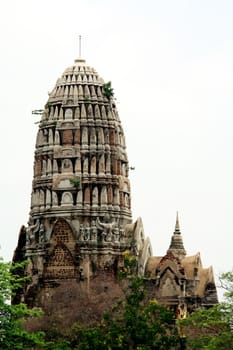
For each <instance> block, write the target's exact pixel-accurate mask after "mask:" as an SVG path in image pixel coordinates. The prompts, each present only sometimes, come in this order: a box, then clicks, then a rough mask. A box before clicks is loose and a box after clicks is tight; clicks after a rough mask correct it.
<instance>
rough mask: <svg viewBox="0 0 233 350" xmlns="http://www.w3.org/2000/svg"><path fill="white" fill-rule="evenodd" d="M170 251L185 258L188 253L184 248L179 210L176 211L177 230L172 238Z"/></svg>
mask: <svg viewBox="0 0 233 350" xmlns="http://www.w3.org/2000/svg"><path fill="white" fill-rule="evenodd" d="M168 252H171V253H173V255H175V256H176V257H178V258H180V259H183V258H184V257H185V255H186V251H185V249H184V244H183V239H182V236H181V232H180V223H179V216H178V212H177V213H176V224H175V230H174V233H173V235H172V238H171V243H170V247H169V249H168Z"/></svg>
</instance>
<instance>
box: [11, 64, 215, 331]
mask: <svg viewBox="0 0 233 350" xmlns="http://www.w3.org/2000/svg"><path fill="white" fill-rule="evenodd" d="M128 172H129V164H128V158H127V153H126V144H125V135H124V131H123V129H122V126H121V122H120V119H119V116H118V112H117V108H116V103H115V99H114V96H113V92H112V88H111V84H108V83H104V81H103V79H102V78H100V77H99V75H98V74H97V72H96V71H95V69H93V68H92V67H90V66H88V65H87V64H86V62H85V60H83V59H81V58H79V59H77V60H75V62H74V64H73V65H72V66H70V67H68V68H67V69H66V70H65V71H64V73H63V74H62V76H61V77H60V78H59V79H58V80H57V82H56V84H55V87H54V89H53V90H52V91H51V93H50V94H49V98H48V101H47V103H46V105H45V108H44V110H43V112H42V115H41V120H40V123H39V128H38V133H37V139H36V146H35V158H34V177H33V183H32V195H31V209H30V214H29V220H28V224H27V225H26V226H22V228H21V230H20V234H19V241H18V246H17V248H16V250H15V253H14V258H13V260H14V261H22V260H25V259H27V260H28V264H27V266H26V268H25V275H26V276H28V277H29V280H28V282H27V283H26V284H25V287H24V288H23V289H22V290H21V291H19V292H18V294H17V295H16V298H15V301H16V302H19V301H24V302H25V303H27V304H28V305H29V306H30V307H35V306H36V307H42V309H44V310H45V313H46V315H48V316H49V315H56V317H57V318H59V317H63V316H65V317H66V320H67V325H68V324H70V323H71V322H74V321H77V320H78V321H79V322H86V319H87V318H89V319H90V318H91V319H92V320H93V321H94V320H98V318H99V317H100V316H101V314H102V312H103V311H104V310H105V309H106V308H108V307H110V306H111V305H112V303H113V302H114V300H116V299H117V298H121V297H122V295H123V292H122V288H121V286H120V284H119V283H118V280H117V272H118V271H119V270H120V269H121V268H122V266H123V264H124V252H125V251H130V252H131V254H133V255H134V256H135V258H136V260H137V273H138V275H140V276H142V277H144V278H145V280H146V283H147V285H148V290H150V293H151V294H152V295H153V297H156V298H157V299H158V300H159V301H161V302H162V303H164V304H166V305H168V306H169V307H172V308H174V309H176V308H177V307H178V306H179V305H180V303H183V304H184V305H185V307H187V309H190V310H191V309H193V308H195V307H197V306H203V307H209V306H211V305H213V304H215V303H217V294H216V287H215V283H214V276H213V271H212V269H211V268H208V269H204V268H203V267H202V263H201V259H200V255H199V254H197V255H195V256H191V257H189V256H186V251H185V249H184V246H183V241H182V236H181V233H180V228H179V221H178V217H177V222H176V226H175V232H174V234H173V236H172V240H171V244H170V247H169V249H168V251H167V254H166V255H165V256H163V257H162V256H161V257H156V256H153V254H152V247H151V244H150V240H149V238H146V237H145V235H144V230H143V225H142V220H141V219H140V218H139V219H138V220H137V221H136V222H135V223H133V222H132V214H131V192H130V181H129V176H128ZM145 176H146V175H145ZM158 239H159V237H158Z"/></svg>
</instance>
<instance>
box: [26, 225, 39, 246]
mask: <svg viewBox="0 0 233 350" xmlns="http://www.w3.org/2000/svg"><path fill="white" fill-rule="evenodd" d="M39 228H40V221H39V219H37V220H36V223H35V224H34V225H33V224H32V220H31V219H30V220H29V222H28V227H26V242H27V244H29V245H31V244H34V243H35V234H36V232H37V231H38V230H39Z"/></svg>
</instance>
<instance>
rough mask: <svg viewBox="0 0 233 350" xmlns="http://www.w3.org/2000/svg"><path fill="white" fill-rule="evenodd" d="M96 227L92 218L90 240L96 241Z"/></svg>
mask: <svg viewBox="0 0 233 350" xmlns="http://www.w3.org/2000/svg"><path fill="white" fill-rule="evenodd" d="M97 234H98V232H97V227H96V222H95V220H94V219H93V220H92V221H91V241H93V242H96V241H97Z"/></svg>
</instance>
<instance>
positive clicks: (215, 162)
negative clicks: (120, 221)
mask: <svg viewBox="0 0 233 350" xmlns="http://www.w3.org/2000/svg"><path fill="white" fill-rule="evenodd" d="M232 16H233V2H232V1H231V0H229V1H225V0H221V1H220V0H219V1H217V0H183V1H182V0H176V1H174V0H163V1H161V0H151V1H150V0H144V1H137V0H128V1H127V0H116V1H114V0H80V1H78V0H76V1H74V0H66V1H59V0H56V1H52V0H40V1H33V0H31V1H30V0H20V1H18V0H8V1H2V2H1V4H0V43H1V44H0V45H1V55H0V70H1V73H0V74H1V86H0V96H1V98H0V113H1V137H0V145H1V147H0V157H1V181H0V186H1V188H0V190H1V211H0V213H1V214H0V215H1V230H0V244H1V250H0V255H1V256H3V258H4V260H6V261H7V260H10V259H11V257H12V255H13V251H14V249H15V247H16V245H17V238H18V232H19V229H20V226H21V225H22V224H26V223H27V221H28V214H29V207H30V193H31V182H32V167H33V157H34V145H35V135H36V131H37V125H35V124H34V122H35V121H37V120H38V118H37V117H35V116H32V115H31V111H32V110H33V109H40V108H43V106H44V105H45V103H46V101H47V98H48V94H47V93H48V91H51V89H52V88H53V86H54V85H55V82H56V79H57V78H58V77H59V76H60V75H61V74H62V72H63V71H64V70H65V68H66V67H67V66H69V65H72V64H73V60H74V59H75V58H76V57H77V56H78V35H79V34H81V35H82V37H83V45H82V53H83V54H82V56H83V57H84V58H85V59H86V61H87V63H88V64H89V65H91V66H93V67H95V69H96V70H97V71H98V72H99V74H100V76H102V77H103V78H104V80H105V81H109V80H111V81H112V84H113V87H114V90H115V96H116V98H117V101H118V111H119V115H120V118H121V122H122V125H123V127H124V131H125V135H126V141H127V149H128V156H129V161H130V165H131V166H134V167H135V170H134V171H132V172H131V173H130V180H131V190H132V211H133V217H134V219H135V220H136V218H137V217H138V216H141V217H142V219H143V223H144V229H145V234H146V235H147V236H149V237H150V239H151V242H152V245H153V251H154V255H163V254H165V252H166V250H167V248H168V246H169V244H170V238H171V235H172V233H173V230H174V225H175V217H176V211H177V210H178V211H179V216H180V225H181V231H182V234H183V240H184V244H185V248H186V250H187V253H188V254H189V255H192V254H195V253H196V252H198V251H200V252H201V256H202V261H203V264H204V265H205V266H209V265H213V267H214V270H215V273H216V274H218V273H219V272H222V271H227V270H230V269H231V268H232V265H233V264H232V243H233V238H232V233H233V152H232V151H233V137H232V134H233V21H232Z"/></svg>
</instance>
